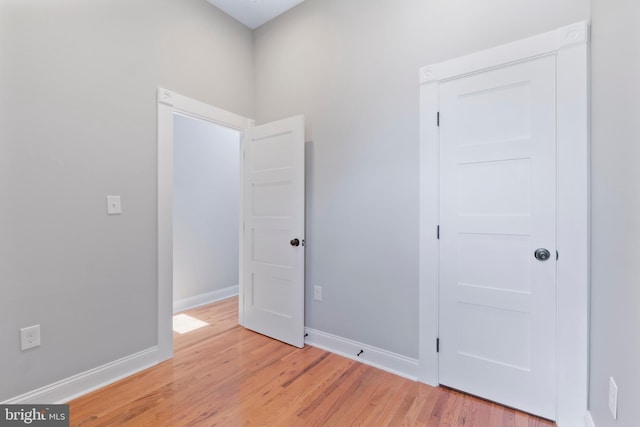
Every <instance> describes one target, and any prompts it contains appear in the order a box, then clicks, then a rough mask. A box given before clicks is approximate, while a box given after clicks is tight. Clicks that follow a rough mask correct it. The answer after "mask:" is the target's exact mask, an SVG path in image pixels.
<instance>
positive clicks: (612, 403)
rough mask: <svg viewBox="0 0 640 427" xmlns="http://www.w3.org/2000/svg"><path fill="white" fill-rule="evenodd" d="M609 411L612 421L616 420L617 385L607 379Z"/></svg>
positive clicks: (611, 379)
mask: <svg viewBox="0 0 640 427" xmlns="http://www.w3.org/2000/svg"><path fill="white" fill-rule="evenodd" d="M609 411H610V412H611V416H612V417H613V419H614V420H616V419H618V385H617V384H616V382H615V381H614V380H613V377H609Z"/></svg>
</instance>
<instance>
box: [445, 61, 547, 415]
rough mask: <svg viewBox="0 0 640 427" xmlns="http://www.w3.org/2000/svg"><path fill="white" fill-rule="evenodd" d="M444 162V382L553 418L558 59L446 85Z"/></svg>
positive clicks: (485, 73)
mask: <svg viewBox="0 0 640 427" xmlns="http://www.w3.org/2000/svg"><path fill="white" fill-rule="evenodd" d="M440 165H441V166H440V167H441V171H440V296H439V298H440V320H439V336H440V357H439V364H440V365H439V378H440V383H441V384H444V385H447V386H450V387H453V388H456V389H459V390H462V391H465V392H468V393H471V394H474V395H478V396H481V397H484V398H487V399H489V400H493V401H496V402H499V403H502V404H504V405H507V406H511V407H515V408H518V409H522V410H524V411H527V412H530V413H533V414H537V415H540V416H543V417H546V418H549V419H555V416H556V412H555V401H556V344H555V343H556V247H555V245H556V62H555V56H547V57H542V58H537V59H533V60H529V61H526V62H522V63H518V64H515V65H509V66H504V67H501V68H497V69H491V70H489V71H484V72H480V73H476V74H473V75H469V76H466V77H462V78H457V79H454V80H450V81H446V82H443V83H441V85H440ZM539 248H542V249H545V250H546V251H548V253H549V257H548V259H546V260H543V259H537V258H536V257H535V256H534V252H535V251H536V250H537V249H539ZM541 258H544V256H542V257H541Z"/></svg>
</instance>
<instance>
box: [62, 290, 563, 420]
mask: <svg viewBox="0 0 640 427" xmlns="http://www.w3.org/2000/svg"><path fill="white" fill-rule="evenodd" d="M237 304H238V300H237V298H230V299H227V300H225V301H221V302H219V303H215V304H211V305H208V306H205V307H201V308H197V309H194V310H190V311H187V312H186V314H188V315H190V316H192V317H195V318H197V319H199V320H202V321H204V322H206V323H208V324H209V325H208V326H205V327H203V328H200V329H197V330H195V331H193V332H189V333H186V334H183V335H179V334H174V339H175V356H174V358H173V359H172V360H169V361H167V362H164V363H162V364H160V365H158V366H155V367H153V368H150V369H147V370H145V371H143V372H140V373H138V374H136V375H134V376H131V377H129V378H126V379H124V380H122V381H119V382H117V383H114V384H112V385H110V386H107V387H105V388H103V389H100V390H98V391H95V392H93V393H91V394H88V395H86V396H83V397H80V398H78V399H76V400H73V401H72V402H70V412H71V425H72V426H136V427H137V426H159V427H163V426H177V427H180V426H286V427H289V426H465V427H494V426H495V427H502V426H514V427H525V426H527V427H542V426H554V425H555V424H553V423H551V422H550V421H546V420H542V419H539V418H536V417H533V416H530V415H527V414H524V413H521V412H518V411H514V410H512V409H508V408H504V407H502V406H500V405H496V404H493V403H490V402H487V401H484V400H481V399H478V398H475V397H471V396H467V395H465V394H462V393H459V392H457V391H454V390H449V389H446V388H442V387H439V388H433V387H429V386H427V385H424V384H420V383H417V382H414V381H410V380H407V379H404V378H400V377H398V376H395V375H392V374H389V373H387V372H384V371H381V370H379V369H376V368H372V367H370V366H367V365H364V364H361V363H358V362H355V361H352V360H349V359H346V358H344V357H341V356H337V355H335V354H332V353H328V352H326V351H324V350H320V349H317V348H315V347H310V346H306V347H305V348H303V349H297V348H294V347H291V346H288V345H286V344H282V343H280V342H278V341H275V340H272V339H269V338H266V337H264V336H262V335H259V334H256V333H253V332H250V331H248V330H245V329H243V328H241V327H239V326H238V325H237V317H238V310H237Z"/></svg>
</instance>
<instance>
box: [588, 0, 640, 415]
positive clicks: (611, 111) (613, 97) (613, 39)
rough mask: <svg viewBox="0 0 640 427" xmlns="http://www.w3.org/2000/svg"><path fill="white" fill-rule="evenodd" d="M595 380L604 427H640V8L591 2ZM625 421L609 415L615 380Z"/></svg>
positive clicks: (593, 402)
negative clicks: (611, 383) (608, 404)
mask: <svg viewBox="0 0 640 427" xmlns="http://www.w3.org/2000/svg"><path fill="white" fill-rule="evenodd" d="M592 3H593V5H592V13H593V19H592V23H593V25H592V60H591V64H592V77H591V87H592V94H591V105H592V107H591V108H592V122H591V131H592V136H591V138H592V139H591V156H592V160H591V165H592V172H591V173H592V235H591V256H592V263H591V275H592V276H591V352H590V356H591V360H590V362H591V374H590V382H591V384H590V410H591V413H592V416H593V419H594V421H595V424H596V426H597V427H609V426H620V427H622V426H625V427H635V426H637V425H639V423H640V421H639V420H640V405H638V403H640V282H639V278H640V262H638V259H639V258H640V169H639V168H638V159H640V122H639V120H638V118H639V114H640V83H639V79H640V27H638V22H637V20H638V17H639V16H640V2H638V1H637V0H593V1H592ZM610 376H613V378H614V379H615V381H616V382H617V384H618V389H619V390H618V405H619V406H618V420H617V421H614V419H613V418H612V417H611V415H610V414H609V410H608V406H607V398H608V396H607V392H608V388H609V384H608V382H609V377H610Z"/></svg>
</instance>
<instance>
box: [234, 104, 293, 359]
mask: <svg viewBox="0 0 640 427" xmlns="http://www.w3.org/2000/svg"><path fill="white" fill-rule="evenodd" d="M243 165H244V168H243V175H244V211H243V212H244V257H243V258H244V259H243V263H242V265H243V270H244V271H242V275H243V276H242V277H243V301H242V304H243V308H244V326H245V327H246V328H248V329H251V330H254V331H256V332H259V333H261V334H264V335H267V336H270V337H272V338H275V339H278V340H280V341H283V342H286V343H288V344H291V345H294V346H297V347H302V346H303V345H304V245H299V246H292V245H291V244H290V242H291V240H292V239H296V238H297V239H299V240H300V241H301V242H302V241H303V240H304V118H303V117H302V116H296V117H292V118H289V119H285V120H280V121H278V122H273V123H269V124H266V125H261V126H256V127H253V128H251V129H249V130H248V131H247V132H246V134H245V139H244V164H243Z"/></svg>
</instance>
